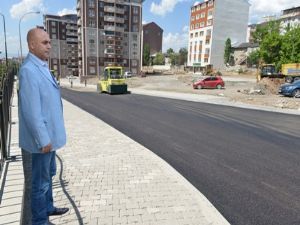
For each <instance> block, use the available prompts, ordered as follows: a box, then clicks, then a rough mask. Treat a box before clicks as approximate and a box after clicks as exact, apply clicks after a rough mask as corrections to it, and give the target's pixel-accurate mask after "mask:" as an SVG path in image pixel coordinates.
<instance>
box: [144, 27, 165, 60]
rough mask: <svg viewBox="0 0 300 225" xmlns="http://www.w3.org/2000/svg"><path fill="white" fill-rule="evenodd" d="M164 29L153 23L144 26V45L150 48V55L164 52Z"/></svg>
mask: <svg viewBox="0 0 300 225" xmlns="http://www.w3.org/2000/svg"><path fill="white" fill-rule="evenodd" d="M163 32H164V31H163V29H162V28H161V27H160V26H158V25H157V24H156V23H154V22H151V23H147V24H144V25H143V45H145V44H147V45H149V47H150V55H153V54H155V53H157V52H162V39H163Z"/></svg>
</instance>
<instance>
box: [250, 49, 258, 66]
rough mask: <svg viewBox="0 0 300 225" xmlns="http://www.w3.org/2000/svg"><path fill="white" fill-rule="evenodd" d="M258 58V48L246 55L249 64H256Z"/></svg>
mask: <svg viewBox="0 0 300 225" xmlns="http://www.w3.org/2000/svg"><path fill="white" fill-rule="evenodd" d="M259 59H260V53H259V50H255V51H253V52H251V53H250V54H249V56H248V57H247V62H248V64H249V65H250V66H252V65H256V66H258V63H259Z"/></svg>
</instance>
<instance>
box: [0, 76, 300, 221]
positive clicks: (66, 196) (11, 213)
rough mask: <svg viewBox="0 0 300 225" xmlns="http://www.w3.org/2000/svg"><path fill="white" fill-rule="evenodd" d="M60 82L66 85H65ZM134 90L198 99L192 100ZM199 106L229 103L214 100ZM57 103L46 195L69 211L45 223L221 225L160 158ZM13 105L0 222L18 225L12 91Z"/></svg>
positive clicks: (18, 164)
mask: <svg viewBox="0 0 300 225" xmlns="http://www.w3.org/2000/svg"><path fill="white" fill-rule="evenodd" d="M64 85H69V84H68V83H67V82H66V80H65V81H64V82H62V86H64ZM76 85H77V86H80V87H82V85H79V84H74V86H76ZM82 88H83V87H82ZM133 92H134V93H140V94H150V95H158V96H161V95H162V94H163V95H165V96H164V97H171V98H177V97H178V98H183V97H185V99H187V100H191V101H194V100H195V101H201V99H200V100H199V96H198V97H196V96H194V95H180V96H179V95H178V96H177V95H176V94H174V93H173V94H171V93H158V92H148V93H145V92H143V91H142V90H134V91H133ZM202 98H203V97H202ZM202 101H205V102H212V103H215V104H220V103H221V104H230V102H229V101H228V102H227V100H226V99H224V98H221V97H220V98H218V97H213V98H207V97H206V98H203V99H202ZM63 104H64V114H65V123H66V129H67V135H68V142H67V145H66V146H65V147H64V148H62V149H61V150H59V151H58V152H57V153H58V154H57V155H58V158H57V166H58V172H57V175H56V177H55V180H54V185H53V187H54V188H53V191H54V198H55V199H54V201H55V204H56V205H57V206H59V207H69V208H70V211H69V212H68V213H67V214H66V215H64V216H61V217H56V218H51V222H52V224H92V225H93V224H103V225H104V224H113V225H117V224H136V225H144V224H147V225H148V224H153V225H167V224H170V225H177V224H178V225H183V224H195V225H196V224H197V225H202V224H228V222H227V221H226V220H225V218H224V217H223V216H222V215H221V214H220V213H219V212H218V211H217V210H216V209H215V207H214V206H213V205H212V204H211V203H210V202H209V201H208V200H207V199H206V198H205V196H203V195H202V194H201V193H200V192H199V191H198V190H197V189H196V188H195V187H193V186H192V185H191V184H190V183H189V182H188V181H187V180H186V179H185V178H184V177H182V176H181V175H180V174H179V173H178V172H176V171H175V170H174V169H173V168H172V167H171V166H170V165H168V164H167V163H166V162H165V161H163V160H162V159H161V158H159V157H158V156H156V155H155V154H154V153H152V152H151V151H149V150H148V149H146V148H145V147H143V146H141V145H140V144H138V143H136V142H135V141H133V140H131V139H130V138H128V137H127V136H125V135H124V134H122V133H120V132H119V131H117V130H115V129H114V128H112V127H111V126H109V125H108V124H106V123H104V122H103V121H101V120H99V119H98V118H96V117H94V116H93V115H91V114H88V113H87V112H85V111H83V110H81V109H80V108H78V107H76V106H74V105H72V104H71V103H69V102H67V101H63ZM13 106H14V107H12V121H13V122H14V124H13V125H12V138H11V156H16V159H15V160H10V161H8V162H7V163H6V167H5V168H4V170H3V171H4V172H3V174H2V176H1V184H3V186H2V188H1V191H3V192H2V193H1V195H0V198H1V203H0V221H1V222H0V223H1V224H19V223H20V211H21V205H22V193H23V170H22V159H21V156H20V155H21V153H20V149H19V148H18V141H17V140H18V122H17V120H18V119H17V97H16V94H15V95H14V101H13ZM242 107H247V106H246V105H242ZM265 110H273V111H274V110H275V109H272V108H266V109H265ZM275 111H278V110H277V109H276V110H275ZM286 112H287V111H286ZM288 112H289V113H293V114H298V115H299V114H300V112H299V111H297V110H291V111H288ZM87 134H88V135H87Z"/></svg>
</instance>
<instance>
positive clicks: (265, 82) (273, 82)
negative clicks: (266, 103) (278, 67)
mask: <svg viewBox="0 0 300 225" xmlns="http://www.w3.org/2000/svg"><path fill="white" fill-rule="evenodd" d="M283 83H284V80H283V79H279V78H263V79H261V80H260V81H259V83H258V84H257V85H258V86H259V87H260V88H261V89H263V90H265V91H266V92H269V93H271V94H277V93H278V89H279V87H280V85H282V84H283Z"/></svg>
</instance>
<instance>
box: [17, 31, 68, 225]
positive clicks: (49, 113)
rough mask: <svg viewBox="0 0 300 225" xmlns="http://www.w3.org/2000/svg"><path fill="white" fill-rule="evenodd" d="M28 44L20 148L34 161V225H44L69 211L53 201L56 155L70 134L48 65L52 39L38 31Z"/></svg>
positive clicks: (21, 90) (22, 75)
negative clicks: (50, 218)
mask: <svg viewBox="0 0 300 225" xmlns="http://www.w3.org/2000/svg"><path fill="white" fill-rule="evenodd" d="M27 42H28V48H29V53H28V55H27V57H26V59H25V60H24V63H23V64H22V66H21V69H20V73H19V145H20V148H21V149H22V156H23V157H24V158H26V157H29V158H30V159H31V160H30V161H31V171H29V174H28V171H26V168H24V175H25V185H26V180H29V175H31V182H30V185H31V213H32V219H31V220H32V225H44V224H48V216H53V215H62V214H64V213H66V212H67V211H68V210H69V209H68V208H57V207H54V205H53V197H52V177H53V176H54V175H55V174H56V162H55V154H56V150H58V149H59V148H61V147H63V146H64V145H65V143H66V132H65V126H64V118H63V106H62V101H61V96H60V89H59V86H58V85H57V83H56V80H55V79H54V78H53V76H52V74H51V73H50V71H49V67H48V64H47V60H48V57H49V54H50V49H51V44H50V39H49V35H48V34H47V33H46V32H45V31H44V30H43V29H40V28H34V29H31V30H30V31H29V32H28V34H27ZM24 158H23V161H24ZM30 173H31V174H30ZM25 188H26V187H25Z"/></svg>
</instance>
